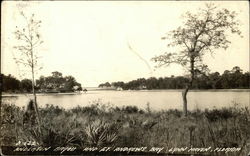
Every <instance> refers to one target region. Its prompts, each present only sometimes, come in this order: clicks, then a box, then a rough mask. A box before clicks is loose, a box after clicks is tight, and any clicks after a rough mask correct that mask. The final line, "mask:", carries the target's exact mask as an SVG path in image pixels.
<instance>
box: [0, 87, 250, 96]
mask: <svg viewBox="0 0 250 156" xmlns="http://www.w3.org/2000/svg"><path fill="white" fill-rule="evenodd" d="M96 91H116V92H164V91H166V92H181V91H183V89H151V90H147V89H142V90H121V91H120V90H119V91H118V90H115V89H112V90H111V89H94V90H88V91H87V92H80V93H79V92H69V93H37V95H39V96H43V95H44V96H45V95H81V94H88V92H96ZM189 92H249V93H250V89H190V90H189ZM24 94H26V95H32V93H4V92H2V93H1V97H13V96H22V95H24Z"/></svg>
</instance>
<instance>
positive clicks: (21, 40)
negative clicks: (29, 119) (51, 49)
mask: <svg viewBox="0 0 250 156" xmlns="http://www.w3.org/2000/svg"><path fill="white" fill-rule="evenodd" d="M20 14H21V16H22V17H23V18H24V20H25V22H24V23H25V24H24V26H21V27H19V26H16V30H15V32H14V34H15V37H16V39H17V41H18V43H17V45H16V46H14V48H15V49H16V50H17V52H19V53H18V54H17V55H15V56H17V57H14V59H15V61H16V63H17V64H19V65H23V66H24V67H26V68H28V69H29V70H30V73H31V80H32V93H33V98H34V102H33V103H34V108H35V112H36V115H37V122H38V127H39V131H40V116H39V112H38V105H37V97H36V87H35V86H36V84H35V73H36V71H37V70H39V69H41V67H40V66H39V65H38V58H39V56H38V50H37V48H38V47H39V46H40V45H41V44H42V43H43V41H42V39H41V34H40V32H39V28H40V27H41V23H42V22H41V21H40V20H36V19H35V15H34V14H32V15H31V16H30V17H29V18H28V17H26V16H25V15H24V13H23V12H20Z"/></svg>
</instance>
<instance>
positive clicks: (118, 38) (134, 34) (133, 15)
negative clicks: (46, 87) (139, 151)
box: [1, 1, 249, 87]
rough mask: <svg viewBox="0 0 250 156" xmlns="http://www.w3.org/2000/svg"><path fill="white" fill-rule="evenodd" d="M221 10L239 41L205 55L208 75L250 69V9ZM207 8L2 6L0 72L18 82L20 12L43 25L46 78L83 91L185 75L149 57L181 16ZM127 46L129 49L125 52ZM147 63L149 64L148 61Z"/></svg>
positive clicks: (196, 4)
mask: <svg viewBox="0 0 250 156" xmlns="http://www.w3.org/2000/svg"><path fill="white" fill-rule="evenodd" d="M214 3H215V4H217V5H218V6H219V7H220V8H227V9H230V10H233V11H236V12H237V13H238V14H239V15H238V18H239V19H240V21H241V24H242V26H241V31H242V35H243V36H244V37H243V38H240V37H239V36H234V35H229V36H228V38H229V40H231V41H232V44H231V45H230V47H229V48H228V49H227V50H223V49H219V50H216V51H215V54H214V55H213V56H211V55H208V56H206V57H205V60H204V61H205V63H206V64H207V65H208V66H209V68H210V69H211V72H215V71H219V72H221V73H222V72H223V71H224V70H226V69H229V70H230V69H232V68H233V67H234V66H236V65H237V66H239V67H240V68H242V69H243V70H244V71H249V5H248V2H247V1H235V2H234V1H228V2H226V1H224V2H217V1H214ZM204 6H205V2H204V1H203V2H200V1H190V2H184V1H168V2H164V1H156V2H153V1H136V2H130V1H120V2H115V1H109V2H108V1H106V2H105V1H92V2H91V1H85V2H80V1H74V2H69V1H57V2H54V1H46V2H27V1H26V2H17V1H9V2H3V3H2V6H1V7H2V14H1V16H2V18H1V19H2V21H1V32H2V35H1V72H2V73H4V74H12V75H14V76H15V77H17V78H19V79H22V78H25V77H28V76H29V75H28V74H26V75H23V74H24V73H23V71H22V69H20V67H19V66H17V65H16V64H15V61H14V60H13V56H14V55H15V53H16V51H15V50H14V49H13V46H15V44H16V41H15V38H14V35H13V32H14V31H15V26H20V25H23V23H24V19H23V18H22V16H20V13H19V12H20V11H21V10H22V11H24V13H25V14H26V15H27V16H29V15H31V14H32V13H34V14H35V16H36V17H37V19H40V20H41V21H42V27H41V30H40V32H41V35H42V38H43V41H44V44H43V45H42V46H41V47H39V48H38V49H37V50H38V51H39V54H40V55H41V56H42V58H41V59H40V60H39V62H40V63H41V64H42V65H43V69H42V70H40V71H39V72H38V74H37V78H38V77H39V76H40V75H44V76H48V75H50V73H51V72H53V71H59V72H62V73H63V75H64V76H66V75H72V76H74V77H75V78H76V79H77V81H78V82H80V83H82V85H83V86H84V87H90V86H98V85H99V84H100V83H103V82H106V81H109V82H114V81H125V82H127V81H130V80H133V79H137V78H141V77H145V78H148V77H151V76H155V77H164V76H171V75H176V76H177V75H183V74H185V71H184V70H183V69H182V68H181V67H180V66H178V65H171V66H169V67H168V68H160V69H156V68H154V66H155V64H154V63H153V62H152V61H150V59H151V58H152V57H154V56H156V55H159V54H161V53H163V52H165V51H166V50H167V49H166V41H164V40H161V37H162V36H163V35H164V34H165V33H166V32H168V31H170V30H173V29H175V28H177V27H178V26H181V24H182V20H183V19H182V18H181V15H182V14H183V13H185V12H186V11H190V12H196V11H197V10H198V8H202V7H204ZM128 45H130V46H131V47H132V48H133V51H132V50H131V49H129V47H128ZM146 62H147V63H146Z"/></svg>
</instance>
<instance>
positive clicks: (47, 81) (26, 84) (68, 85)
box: [1, 71, 82, 93]
mask: <svg viewBox="0 0 250 156" xmlns="http://www.w3.org/2000/svg"><path fill="white" fill-rule="evenodd" d="M1 89H2V91H3V92H16V93H23V92H27V93H30V92H31V91H32V81H31V80H30V79H23V80H18V79H17V78H15V77H14V76H12V75H10V74H9V75H7V76H6V75H4V74H1ZM35 89H36V90H37V91H38V92H73V91H81V90H82V86H81V84H80V83H78V82H77V81H76V79H75V78H74V77H73V76H65V77H63V76H62V73H60V72H57V71H55V72H52V75H51V76H47V77H45V76H41V77H40V78H39V79H38V80H36V86H35Z"/></svg>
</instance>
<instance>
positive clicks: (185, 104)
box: [182, 86, 189, 116]
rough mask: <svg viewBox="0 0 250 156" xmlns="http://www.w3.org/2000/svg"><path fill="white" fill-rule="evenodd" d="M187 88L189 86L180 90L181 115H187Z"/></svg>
mask: <svg viewBox="0 0 250 156" xmlns="http://www.w3.org/2000/svg"><path fill="white" fill-rule="evenodd" d="M188 90H189V86H187V87H186V88H185V90H184V91H183V92H182V100H183V116H187V93H188Z"/></svg>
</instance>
